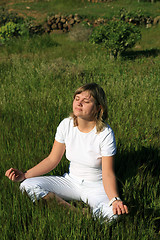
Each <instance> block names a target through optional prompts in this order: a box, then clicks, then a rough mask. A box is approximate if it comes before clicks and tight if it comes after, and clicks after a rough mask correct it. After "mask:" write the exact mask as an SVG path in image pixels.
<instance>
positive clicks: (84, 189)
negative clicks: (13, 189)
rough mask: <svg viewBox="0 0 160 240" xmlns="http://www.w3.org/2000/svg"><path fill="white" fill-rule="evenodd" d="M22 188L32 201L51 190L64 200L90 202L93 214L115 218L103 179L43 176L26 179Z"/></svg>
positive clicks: (67, 175)
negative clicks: (86, 179) (90, 179)
mask: <svg viewBox="0 0 160 240" xmlns="http://www.w3.org/2000/svg"><path fill="white" fill-rule="evenodd" d="M20 189H21V191H22V192H24V191H26V192H27V194H28V195H29V197H30V198H31V200H32V201H35V200H36V199H37V200H39V199H40V198H43V197H44V196H46V195H47V194H48V193H49V192H53V193H55V194H56V195H58V196H59V197H61V198H63V199H64V200H81V201H83V202H84V203H88V204H89V206H90V207H91V208H92V210H93V214H94V215H95V216H98V217H102V218H106V219H110V220H112V219H114V218H116V217H117V215H114V214H113V210H112V206H111V207H109V206H108V202H109V199H108V197H107V195H106V193H105V190H104V187H103V183H102V181H99V182H86V181H84V180H83V179H76V178H75V177H73V176H70V175H69V174H67V173H66V174H65V175H64V176H63V177H58V176H42V177H34V178H28V179H26V180H24V181H23V182H22V183H21V185H20Z"/></svg>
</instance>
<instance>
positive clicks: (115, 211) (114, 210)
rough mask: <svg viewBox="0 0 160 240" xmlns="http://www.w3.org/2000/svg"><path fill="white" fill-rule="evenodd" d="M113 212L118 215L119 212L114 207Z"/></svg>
mask: <svg viewBox="0 0 160 240" xmlns="http://www.w3.org/2000/svg"><path fill="white" fill-rule="evenodd" d="M113 214H114V215H116V214H117V208H116V207H113Z"/></svg>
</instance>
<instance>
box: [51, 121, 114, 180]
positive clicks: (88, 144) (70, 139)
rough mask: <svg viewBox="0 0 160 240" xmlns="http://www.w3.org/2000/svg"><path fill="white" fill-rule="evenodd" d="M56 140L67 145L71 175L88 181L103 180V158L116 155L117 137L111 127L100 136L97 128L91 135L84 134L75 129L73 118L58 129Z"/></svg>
mask: <svg viewBox="0 0 160 240" xmlns="http://www.w3.org/2000/svg"><path fill="white" fill-rule="evenodd" d="M55 139H56V141H57V142H60V143H65V145H66V158H67V159H68V160H69V161H70V167H69V174H70V175H71V176H74V177H76V178H80V179H84V180H86V181H99V180H101V179H102V156H113V155H115V153H116V142H115V137H114V133H113V131H112V129H111V128H110V126H109V125H106V127H105V128H104V130H103V131H102V132H100V133H99V134H97V133H96V127H94V128H93V129H92V130H91V131H90V132H89V133H83V132H81V131H80V130H79V129H78V127H74V125H73V119H72V118H65V119H64V120H63V121H62V122H61V123H60V124H59V126H58V127H57V132H56V136H55Z"/></svg>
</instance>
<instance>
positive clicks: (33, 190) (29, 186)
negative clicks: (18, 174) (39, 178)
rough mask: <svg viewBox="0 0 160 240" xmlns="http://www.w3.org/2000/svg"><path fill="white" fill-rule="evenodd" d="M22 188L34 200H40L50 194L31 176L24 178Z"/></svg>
mask: <svg viewBox="0 0 160 240" xmlns="http://www.w3.org/2000/svg"><path fill="white" fill-rule="evenodd" d="M20 190H21V192H22V193H24V192H26V193H27V195H28V196H29V197H30V199H31V200H32V201H33V202H35V201H36V200H39V199H40V198H43V197H44V196H46V195H47V194H48V191H46V190H44V189H43V188H42V187H41V186H40V184H38V183H37V182H35V181H34V180H33V179H31V178H29V179H26V180H24V181H23V182H22V183H21V184H20Z"/></svg>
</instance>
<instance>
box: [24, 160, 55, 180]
mask: <svg viewBox="0 0 160 240" xmlns="http://www.w3.org/2000/svg"><path fill="white" fill-rule="evenodd" d="M57 164H58V163H57ZM57 164H56V163H54V162H53V161H51V159H50V158H49V157H47V158H45V159H44V160H42V161H41V162H40V163H39V164H37V165H36V166H34V167H33V168H31V169H29V170H28V171H26V172H25V175H24V176H25V178H31V177H37V176H41V175H44V174H46V173H48V172H50V171H51V170H53V169H54V168H55V167H56V166H57Z"/></svg>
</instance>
